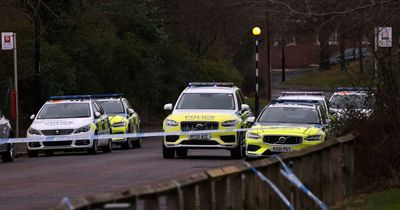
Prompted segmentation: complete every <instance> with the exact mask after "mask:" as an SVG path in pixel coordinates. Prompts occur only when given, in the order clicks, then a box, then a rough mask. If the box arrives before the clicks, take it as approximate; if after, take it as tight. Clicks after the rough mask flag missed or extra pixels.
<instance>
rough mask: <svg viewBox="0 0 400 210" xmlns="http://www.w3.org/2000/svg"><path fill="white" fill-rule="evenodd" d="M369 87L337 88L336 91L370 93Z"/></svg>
mask: <svg viewBox="0 0 400 210" xmlns="http://www.w3.org/2000/svg"><path fill="white" fill-rule="evenodd" d="M370 90H371V88H367V87H337V88H336V91H370Z"/></svg>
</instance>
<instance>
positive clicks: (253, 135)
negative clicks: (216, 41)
mask: <svg viewBox="0 0 400 210" xmlns="http://www.w3.org/2000/svg"><path fill="white" fill-rule="evenodd" d="M247 138H249V139H260V138H261V136H260V135H258V134H256V133H251V132H248V133H247Z"/></svg>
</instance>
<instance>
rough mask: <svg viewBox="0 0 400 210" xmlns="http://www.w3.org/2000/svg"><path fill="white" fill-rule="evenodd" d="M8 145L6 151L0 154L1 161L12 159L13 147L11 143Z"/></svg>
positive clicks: (10, 160)
mask: <svg viewBox="0 0 400 210" xmlns="http://www.w3.org/2000/svg"><path fill="white" fill-rule="evenodd" d="M8 147H9V148H8V151H6V152H3V153H2V154H1V159H2V160H3V162H12V161H13V160H14V147H13V146H12V145H11V144H10V145H9V146H8Z"/></svg>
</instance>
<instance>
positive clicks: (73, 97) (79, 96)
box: [50, 95, 90, 100]
mask: <svg viewBox="0 0 400 210" xmlns="http://www.w3.org/2000/svg"><path fill="white" fill-rule="evenodd" d="M67 99H90V95H68V96H50V100H67Z"/></svg>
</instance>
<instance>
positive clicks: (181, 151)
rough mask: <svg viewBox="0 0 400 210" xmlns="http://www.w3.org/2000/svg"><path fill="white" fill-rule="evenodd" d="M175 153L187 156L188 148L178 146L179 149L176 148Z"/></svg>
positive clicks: (179, 155)
mask: <svg viewBox="0 0 400 210" xmlns="http://www.w3.org/2000/svg"><path fill="white" fill-rule="evenodd" d="M176 155H177V156H178V157H187V155H188V149H186V148H179V149H176Z"/></svg>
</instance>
